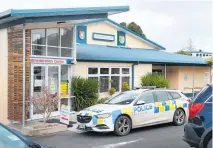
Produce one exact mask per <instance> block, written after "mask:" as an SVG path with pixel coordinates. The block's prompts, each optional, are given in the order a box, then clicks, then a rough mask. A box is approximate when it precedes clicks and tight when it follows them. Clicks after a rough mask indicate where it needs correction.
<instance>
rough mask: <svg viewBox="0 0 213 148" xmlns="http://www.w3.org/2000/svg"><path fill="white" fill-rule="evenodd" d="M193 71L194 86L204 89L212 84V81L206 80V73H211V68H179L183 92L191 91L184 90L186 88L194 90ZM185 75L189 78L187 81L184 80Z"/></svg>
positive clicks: (180, 84) (180, 86)
mask: <svg viewBox="0 0 213 148" xmlns="http://www.w3.org/2000/svg"><path fill="white" fill-rule="evenodd" d="M193 71H194V86H195V87H204V86H205V85H206V84H207V83H210V79H208V80H204V73H205V72H208V73H210V68H209V67H194V68H193V67H192V66H191V67H189V66H188V67H179V89H180V90H181V91H185V92H186V91H189V89H184V88H185V87H189V88H192V86H193ZM184 75H187V76H188V79H187V80H184Z"/></svg>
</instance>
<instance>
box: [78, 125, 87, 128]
mask: <svg viewBox="0 0 213 148" xmlns="http://www.w3.org/2000/svg"><path fill="white" fill-rule="evenodd" d="M78 127H79V128H80V129H85V128H86V125H85V124H80V125H79V126H78Z"/></svg>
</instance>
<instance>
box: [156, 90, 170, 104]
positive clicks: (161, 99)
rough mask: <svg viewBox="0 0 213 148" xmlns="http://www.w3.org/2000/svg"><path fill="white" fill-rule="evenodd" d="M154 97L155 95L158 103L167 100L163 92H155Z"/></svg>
mask: <svg viewBox="0 0 213 148" xmlns="http://www.w3.org/2000/svg"><path fill="white" fill-rule="evenodd" d="M155 95H156V97H157V99H158V101H159V102H162V101H168V100H169V94H167V93H166V92H164V91H157V92H155Z"/></svg>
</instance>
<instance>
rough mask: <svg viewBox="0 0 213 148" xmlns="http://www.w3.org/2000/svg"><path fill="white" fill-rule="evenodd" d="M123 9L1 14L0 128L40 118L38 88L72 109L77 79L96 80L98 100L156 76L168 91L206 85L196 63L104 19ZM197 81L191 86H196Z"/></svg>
mask: <svg viewBox="0 0 213 148" xmlns="http://www.w3.org/2000/svg"><path fill="white" fill-rule="evenodd" d="M128 10H129V7H128V6H122V7H98V8H97V7H93V8H71V9H38V10H10V11H6V12H3V13H0V69H1V73H0V80H1V81H0V82H1V84H2V85H1V86H0V98H1V101H0V109H1V111H0V122H3V123H6V124H7V123H9V121H18V122H22V123H24V121H25V120H33V119H38V118H41V114H40V113H39V112H37V111H36V110H35V109H34V108H33V106H32V105H31V103H30V102H31V98H32V96H35V95H39V93H40V92H41V88H42V86H45V87H48V88H49V89H50V90H51V92H52V94H58V95H60V97H61V99H60V102H59V104H58V109H57V110H56V111H55V112H54V113H53V114H52V115H58V114H59V110H60V106H61V105H62V104H65V105H71V99H72V98H73V96H72V93H71V91H72V90H71V80H72V77H74V76H81V77H85V78H94V79H98V80H99V82H100V97H105V96H107V95H108V93H107V92H108V90H109V89H110V88H111V87H113V88H115V89H116V91H117V92H120V91H121V90H122V84H123V82H127V83H128V84H129V86H130V88H131V89H134V88H135V87H140V86H141V84H140V79H141V77H142V76H144V75H145V74H147V73H151V72H158V73H161V74H162V75H164V76H165V77H166V78H167V79H168V80H169V83H170V88H174V89H180V90H181V91H183V92H187V91H188V90H187V89H188V88H191V87H192V86H193V87H203V86H204V85H205V84H206V83H209V67H207V62H206V61H205V60H203V59H200V58H194V57H186V56H183V55H177V54H172V53H168V52H166V51H165V48H164V47H163V46H161V45H159V44H157V43H155V42H153V41H151V40H150V39H147V38H144V37H142V36H140V35H138V34H136V33H134V32H132V31H130V30H128V29H127V28H124V27H122V26H120V25H119V24H118V23H116V22H114V21H112V20H110V19H108V15H111V14H115V13H120V12H125V11H128ZM195 80H196V81H195Z"/></svg>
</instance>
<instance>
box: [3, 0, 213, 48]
mask: <svg viewBox="0 0 213 148" xmlns="http://www.w3.org/2000/svg"><path fill="white" fill-rule="evenodd" d="M126 5H127V6H129V7H130V11H129V12H125V13H121V14H115V15H111V16H109V18H110V19H112V20H114V21H116V22H118V23H120V22H127V23H130V22H132V21H134V22H135V23H137V24H138V25H140V26H141V28H142V30H143V32H144V33H145V35H146V37H147V38H148V39H151V40H152V41H155V42H156V43H158V44H160V45H162V46H164V47H165V48H166V50H167V51H169V52H175V51H178V50H180V49H183V48H185V47H187V46H188V43H189V40H191V41H192V44H193V47H194V48H195V49H197V50H199V49H202V50H204V51H210V52H211V51H212V52H213V43H212V41H213V37H212V34H213V30H212V28H213V27H212V26H213V13H212V12H213V11H212V8H213V1H212V0H36V1H34V2H33V1H31V0H6V1H4V2H3V3H2V2H1V5H0V12H1V11H5V10H8V9H37V8H39V9H40V8H41V9H43V8H70V7H96V6H97V7H98V6H126Z"/></svg>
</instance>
